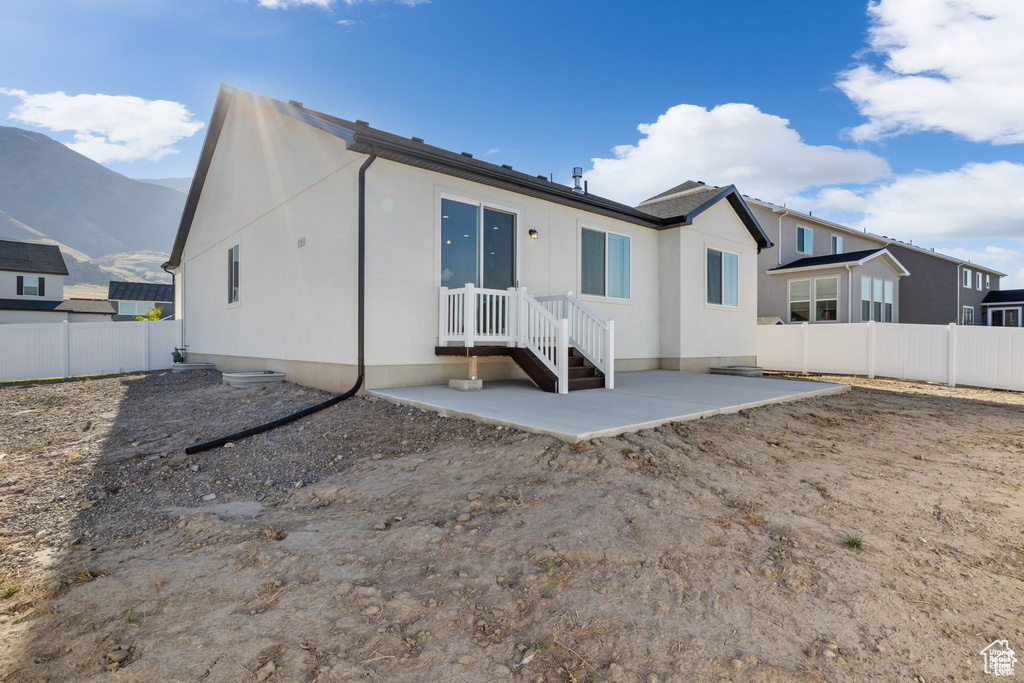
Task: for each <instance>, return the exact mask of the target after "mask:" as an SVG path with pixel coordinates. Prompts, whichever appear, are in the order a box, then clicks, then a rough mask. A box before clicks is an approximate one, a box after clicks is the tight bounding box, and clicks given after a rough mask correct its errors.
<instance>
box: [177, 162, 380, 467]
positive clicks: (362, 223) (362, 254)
mask: <svg viewBox="0 0 1024 683" xmlns="http://www.w3.org/2000/svg"><path fill="white" fill-rule="evenodd" d="M376 160H377V146H376V145H373V152H372V153H371V154H370V157H369V158H368V159H367V160H366V161H364V162H363V165H362V166H360V167H359V227H358V231H359V236H358V246H357V247H356V253H357V258H358V261H359V264H358V269H357V272H358V277H359V285H358V289H357V292H358V294H357V297H358V301H357V303H356V307H357V309H356V310H357V313H356V317H357V330H358V335H359V340H358V349H359V350H358V368H357V372H358V376H357V377H356V383H355V384H354V385H352V388H351V389H349V390H348V391H346V392H345V393H343V394H338V395H337V396H332V397H331V398H329V399H327V400H326V401H323V402H322V403H317V404H316V405H312V406H309V407H308V408H303V409H302V410H300V411H299V412H297V413H292V414H291V415H286V416H284V417H282V418H279V419H277V420H274V421H273V422H267V423H265V424H261V425H258V426H256V427H250V428H249V429H245V430H242V431H240V432H235V433H234V434H229V435H227V436H222V437H220V438H219V439H214V440H213V441H207V442H205V443H199V444H195V445H194V446H189V447H188V448H186V449H185V453H186V454H187V455H194V454H195V453H202V452H203V451H208V450H211V449H213V448H220V447H221V446H223V445H224V444H226V443H228V442H229V441H240V440H241V439H245V438H248V437H250V436H255V435H256V434H262V433H263V432H269V431H270V430H272V429H277V428H278V427H281V426H283V425H286V424H288V423H289V422H295V421H296V420H300V419H302V418H304V417H306V416H307V415H312V414H313V413H318V412H320V411H321V410H323V409H324V408H330V407H331V406H333V405H335V404H338V403H341V402H342V401H344V400H346V399H349V398H352V397H353V396H355V395H356V393H357V392H358V391H359V389H360V388H361V387H362V386H363V378H364V376H365V374H366V364H365V357H364V355H363V351H364V308H365V294H366V169H368V168H370V164H372V163H373V162H374V161H376Z"/></svg>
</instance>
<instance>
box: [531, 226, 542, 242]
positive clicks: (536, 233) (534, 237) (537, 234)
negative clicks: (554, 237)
mask: <svg viewBox="0 0 1024 683" xmlns="http://www.w3.org/2000/svg"><path fill="white" fill-rule="evenodd" d="M538 237H540V233H538V232H537V231H536V230H534V229H533V228H530V239H531V240H535V239H537V238H538Z"/></svg>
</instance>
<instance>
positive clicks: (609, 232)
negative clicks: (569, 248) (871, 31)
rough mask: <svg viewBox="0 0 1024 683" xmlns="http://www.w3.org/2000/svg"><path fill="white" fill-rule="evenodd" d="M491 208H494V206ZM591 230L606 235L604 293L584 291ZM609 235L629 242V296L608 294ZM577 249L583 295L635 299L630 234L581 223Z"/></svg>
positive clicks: (578, 287) (608, 298)
mask: <svg viewBox="0 0 1024 683" xmlns="http://www.w3.org/2000/svg"><path fill="white" fill-rule="evenodd" d="M490 208H492V209H493V208H494V207H493V206H492V207H490ZM584 230H589V231H590V232H599V233H601V234H603V235H604V294H584V293H583V231H584ZM608 235H615V236H616V237H623V238H625V239H626V242H628V243H629V296H627V297H621V296H610V295H609V294H608ZM576 251H577V258H578V259H579V281H578V282H577V286H576V291H578V292H579V293H580V296H581V297H590V298H591V299H607V300H609V301H631V300H632V299H633V238H632V237H630V236H629V235H626V234H623V233H621V232H615V231H614V230H605V229H604V228H596V227H593V226H591V225H584V224H581V225H580V230H579V249H577V250H576ZM518 268H519V263H518V259H517V263H516V272H517V273H518Z"/></svg>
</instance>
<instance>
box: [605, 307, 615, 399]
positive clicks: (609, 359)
mask: <svg viewBox="0 0 1024 683" xmlns="http://www.w3.org/2000/svg"><path fill="white" fill-rule="evenodd" d="M604 334H605V342H604V365H605V367H606V368H607V369H606V370H605V373H604V388H605V389H614V388H615V321H614V320H609V321H608V328H607V329H606V330H605V332H604Z"/></svg>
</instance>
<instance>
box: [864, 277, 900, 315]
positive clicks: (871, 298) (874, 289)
mask: <svg viewBox="0 0 1024 683" xmlns="http://www.w3.org/2000/svg"><path fill="white" fill-rule="evenodd" d="M895 298H896V283H895V282H893V281H892V280H883V279H881V278H870V277H864V276H861V278H860V319H861V322H868V321H871V320H874V321H875V322H876V323H881V322H886V323H891V322H893V320H894V319H895V317H896V313H895V310H896V309H895Z"/></svg>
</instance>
